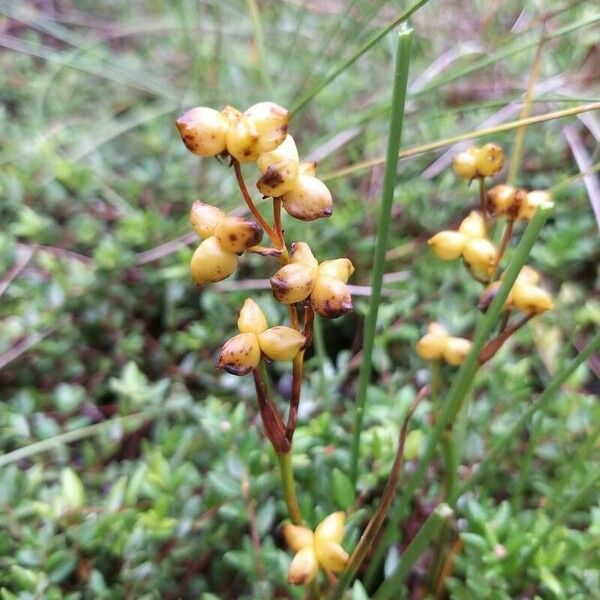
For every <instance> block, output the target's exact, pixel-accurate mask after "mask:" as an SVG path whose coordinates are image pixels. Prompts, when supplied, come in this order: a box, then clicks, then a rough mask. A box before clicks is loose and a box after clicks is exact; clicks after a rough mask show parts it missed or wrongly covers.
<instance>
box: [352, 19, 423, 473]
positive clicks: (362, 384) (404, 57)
mask: <svg viewBox="0 0 600 600" xmlns="http://www.w3.org/2000/svg"><path fill="white" fill-rule="evenodd" d="M412 33H413V30H412V29H410V28H405V29H403V30H402V31H401V32H400V34H399V36H398V49H397V53H396V67H395V71H394V86H393V94H392V114H391V117H390V127H389V131H390V133H389V138H388V149H387V160H386V165H385V174H384V179H383V193H382V200H381V206H380V209H379V219H378V222H377V237H376V241H375V252H374V256H373V270H372V274H371V297H370V299H369V311H368V314H367V319H366V321H365V330H364V341H363V348H362V353H363V356H362V362H361V364H360V371H359V374H358V392H357V398H356V408H355V414H354V430H353V437H352V451H351V452H352V454H351V459H350V478H351V480H352V481H353V483H354V484H356V480H357V477H358V457H359V452H360V433H361V428H362V423H363V418H364V411H365V405H366V400H367V387H368V384H369V378H370V375H371V359H372V355H373V345H374V342H375V330H376V327H377V313H378V311H379V304H380V302H381V287H382V283H383V272H384V270H385V251H386V249H387V245H388V237H389V231H390V222H391V218H390V216H391V211H392V203H393V200H394V189H395V187H396V177H397V163H398V158H397V157H398V151H399V149H400V142H401V138H402V123H403V120H404V103H405V100H406V88H407V82H408V69H409V65H410V49H411V43H412Z"/></svg>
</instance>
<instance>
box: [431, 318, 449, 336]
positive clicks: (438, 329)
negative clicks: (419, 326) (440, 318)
mask: <svg viewBox="0 0 600 600" xmlns="http://www.w3.org/2000/svg"><path fill="white" fill-rule="evenodd" d="M427 333H437V334H438V335H448V331H447V330H446V328H445V327H444V326H443V325H440V324H439V323H436V322H435V321H433V323H429V325H427Z"/></svg>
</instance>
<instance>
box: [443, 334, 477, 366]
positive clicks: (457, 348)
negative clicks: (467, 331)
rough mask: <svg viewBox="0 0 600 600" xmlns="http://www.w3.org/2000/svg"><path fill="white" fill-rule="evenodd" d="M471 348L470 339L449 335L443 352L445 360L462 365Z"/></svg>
mask: <svg viewBox="0 0 600 600" xmlns="http://www.w3.org/2000/svg"><path fill="white" fill-rule="evenodd" d="M470 349H471V341H470V340H467V339H465V338H459V337H449V338H448V340H447V341H446V346H445V348H444V352H443V356H444V360H445V361H446V362H447V363H449V364H451V365H455V366H457V365H460V364H462V363H463V362H464V360H465V357H466V356H467V354H468V353H469V350H470Z"/></svg>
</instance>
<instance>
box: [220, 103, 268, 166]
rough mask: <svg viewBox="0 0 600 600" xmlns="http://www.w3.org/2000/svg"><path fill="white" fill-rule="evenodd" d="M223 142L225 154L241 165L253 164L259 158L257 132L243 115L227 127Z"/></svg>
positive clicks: (252, 123)
mask: <svg viewBox="0 0 600 600" xmlns="http://www.w3.org/2000/svg"><path fill="white" fill-rule="evenodd" d="M225 141H226V143H227V152H229V154H231V156H233V158H235V159H236V160H238V161H239V162H241V163H248V162H254V161H255V160H257V159H258V157H259V156H260V145H259V136H258V131H257V130H256V127H255V125H254V122H253V121H251V120H250V119H249V118H248V117H246V116H244V115H241V116H240V117H238V119H237V120H236V121H234V122H233V123H231V124H230V125H229V129H228V130H227V135H226V137H225Z"/></svg>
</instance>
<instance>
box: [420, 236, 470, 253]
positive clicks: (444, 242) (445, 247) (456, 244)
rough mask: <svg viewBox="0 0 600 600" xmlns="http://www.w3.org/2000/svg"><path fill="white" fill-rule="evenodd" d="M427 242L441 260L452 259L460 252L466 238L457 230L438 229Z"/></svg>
mask: <svg viewBox="0 0 600 600" xmlns="http://www.w3.org/2000/svg"><path fill="white" fill-rule="evenodd" d="M427 243H428V244H429V245H430V246H431V249H432V250H433V251H434V252H435V254H436V255H437V256H439V257H440V258H441V259H442V260H454V259H455V258H458V257H459V256H460V255H461V254H462V251H463V248H464V247H465V244H466V243H467V238H466V237H465V236H464V235H463V234H462V233H459V232H458V231H440V232H439V233H436V234H435V235H434V236H433V237H431V238H429V239H428V240H427Z"/></svg>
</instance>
